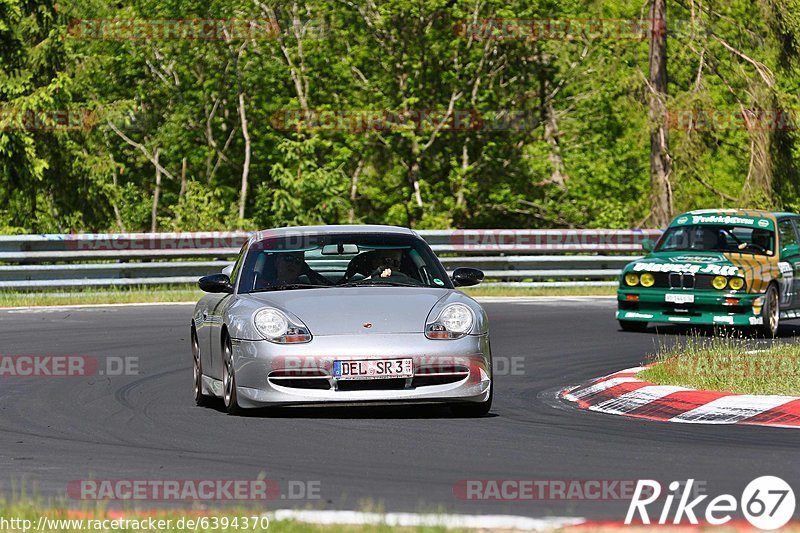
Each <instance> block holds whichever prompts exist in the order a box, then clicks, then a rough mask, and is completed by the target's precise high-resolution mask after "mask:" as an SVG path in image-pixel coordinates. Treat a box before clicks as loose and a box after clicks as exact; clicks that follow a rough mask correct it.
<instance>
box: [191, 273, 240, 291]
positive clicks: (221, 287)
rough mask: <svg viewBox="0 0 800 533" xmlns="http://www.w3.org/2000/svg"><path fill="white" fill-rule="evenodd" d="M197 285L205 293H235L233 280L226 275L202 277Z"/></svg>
mask: <svg viewBox="0 0 800 533" xmlns="http://www.w3.org/2000/svg"><path fill="white" fill-rule="evenodd" d="M197 285H198V286H199V287H200V290H202V291H205V292H227V293H232V292H233V286H232V285H231V278H229V277H228V276H226V275H225V274H211V275H210V276H205V277H202V278H200V280H199V281H198V282H197Z"/></svg>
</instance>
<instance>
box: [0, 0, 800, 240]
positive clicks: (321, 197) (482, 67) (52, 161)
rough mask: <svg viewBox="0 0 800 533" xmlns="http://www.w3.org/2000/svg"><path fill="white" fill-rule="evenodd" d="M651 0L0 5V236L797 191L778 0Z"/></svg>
mask: <svg viewBox="0 0 800 533" xmlns="http://www.w3.org/2000/svg"><path fill="white" fill-rule="evenodd" d="M653 1H658V0H649V1H648V0H639V1H636V2H634V1H628V0H602V1H601V0H597V1H578V0H564V1H555V0H553V1H546V0H520V1H518V0H502V1H500V0H478V1H461V0H386V1H381V2H375V1H374V0H358V1H350V0H313V1H308V2H298V1H294V2H291V1H290V2H276V1H273V0H246V1H245V0H224V1H222V0H202V1H196V0H185V1H178V0H120V1H116V2H110V1H100V0H63V1H62V0H60V1H58V2H52V1H51V0H45V1H40V2H36V1H30V0H0V67H1V68H0V70H1V71H2V72H0V233H22V232H37V233H38V232H78V231H93V232H98V231H99V232H104V231H151V230H157V231H183V230H186V231H190V230H216V229H218V230H221V229H234V228H243V229H253V228H265V227H275V226H283V225H287V224H313V223H328V224H333V223H347V222H357V223H361V222H363V223H389V224H399V225H410V226H413V227H416V228H448V227H460V228H478V227H496V228H508V227H520V228H537V227H653V226H659V225H663V223H664V221H663V220H660V218H663V216H661V217H655V216H653V214H652V213H653V210H652V206H653V204H654V202H656V201H658V200H659V198H654V195H663V194H665V193H664V192H663V191H661V192H654V191H653V187H652V185H651V184H652V180H651V136H652V133H653V131H656V130H655V128H658V127H662V128H663V130H662V131H665V132H666V133H667V134H668V144H667V145H666V146H667V151H666V153H665V154H663V156H664V160H665V161H667V162H668V172H667V174H666V179H667V187H668V193H669V199H668V200H669V202H668V209H669V210H670V211H671V212H672V213H677V212H680V211H684V210H687V209H691V208H698V207H723V206H728V207H733V206H742V207H764V208H783V209H787V210H799V209H800V185H799V184H798V181H799V178H798V167H800V145H799V144H798V139H797V134H798V130H797V128H798V124H799V123H800V120H798V119H800V114H799V113H800V101H799V100H798V97H799V96H800V76H798V58H799V57H800V48H799V47H800V41H798V38H800V1H799V0H725V1H699V0H667V1H666V34H665V35H666V72H667V77H666V92H665V94H664V93H660V92H659V91H657V90H656V88H655V87H654V86H653V84H652V83H651V74H652V73H651V72H650V71H651V63H650V61H649V60H650V57H651V56H650V54H651V53H652V50H651V49H650V47H651V45H652V39H651V34H652V32H653V31H659V29H661V30H663V25H662V24H659V23H658V21H656V22H655V23H651V22H650V21H649V19H648V17H649V16H650V13H651V10H652V7H653V5H652V2H653ZM179 19H182V21H180V22H176V21H179ZM193 20H194V21H195V22H197V21H206V22H205V23H200V22H197V24H195V23H193V22H191V21H193ZM545 21H547V22H545ZM193 25H194V26H193ZM198 25H199V26H198ZM200 26H202V28H203V31H204V32H205V33H202V34H200V33H199V30H197V28H198V27H200ZM192 28H194V29H192ZM193 31H194V33H192V32H193ZM654 98H655V100H654ZM654 102H657V103H660V105H661V106H662V107H663V109H664V110H665V112H664V113H655V114H654V113H653V109H654V105H653V104H654ZM655 108H656V109H657V108H658V106H656V107H655ZM665 140H667V139H666V136H665ZM661 200H663V198H661Z"/></svg>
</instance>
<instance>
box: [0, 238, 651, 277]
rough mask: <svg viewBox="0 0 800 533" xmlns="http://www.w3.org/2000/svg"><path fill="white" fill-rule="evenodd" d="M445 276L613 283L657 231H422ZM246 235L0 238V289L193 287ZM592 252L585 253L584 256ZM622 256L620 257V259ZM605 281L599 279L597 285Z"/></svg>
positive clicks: (236, 248)
mask: <svg viewBox="0 0 800 533" xmlns="http://www.w3.org/2000/svg"><path fill="white" fill-rule="evenodd" d="M418 233H419V234H420V235H421V236H422V237H423V238H424V239H425V240H426V241H427V242H428V243H429V244H430V245H431V248H433V250H434V251H435V252H436V253H437V254H438V255H439V257H440V259H441V260H442V263H443V264H444V266H445V267H446V268H447V269H448V271H450V270H452V269H453V268H455V267H457V266H471V267H475V268H480V269H481V270H483V271H484V273H485V274H486V279H487V280H489V281H490V282H491V281H496V282H498V284H502V285H511V284H515V285H518V286H541V285H550V286H564V285H589V284H590V285H598V284H607V285H613V284H614V283H615V282H614V281H607V280H612V279H613V278H616V277H617V276H618V275H619V272H620V269H621V268H622V267H623V266H624V265H625V264H626V263H628V262H629V261H632V260H633V259H634V258H635V256H633V255H630V254H633V253H636V252H641V243H642V241H643V240H644V239H656V238H658V236H659V235H660V233H661V232H660V231H659V230H492V229H489V230H424V231H419V232H418ZM249 235H250V234H249V233H246V232H206V233H152V234H151V233H132V234H76V235H60V234H47V235H14V236H0V289H34V288H59V287H104V286H105V287H107V286H130V285H172V284H188V283H194V282H196V281H197V279H198V278H200V277H201V276H204V275H206V274H209V273H215V272H219V271H220V270H221V269H222V268H223V267H224V266H226V265H227V264H229V262H230V261H231V260H232V259H233V258H234V257H235V256H236V254H237V253H238V251H239V249H240V248H241V246H242V244H243V243H244V242H246V240H247V238H248V237H249ZM586 254H592V255H586ZM624 254H628V255H624ZM600 280H606V281H600Z"/></svg>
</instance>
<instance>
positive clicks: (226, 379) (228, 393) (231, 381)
mask: <svg viewBox="0 0 800 533" xmlns="http://www.w3.org/2000/svg"><path fill="white" fill-rule="evenodd" d="M222 389H223V394H222V401H223V403H224V404H225V410H226V411H228V414H229V415H239V414H241V413H242V408H241V407H239V401H238V400H237V398H236V372H235V370H234V367H233V348H232V347H231V339H230V337H226V338H225V344H223V347H222Z"/></svg>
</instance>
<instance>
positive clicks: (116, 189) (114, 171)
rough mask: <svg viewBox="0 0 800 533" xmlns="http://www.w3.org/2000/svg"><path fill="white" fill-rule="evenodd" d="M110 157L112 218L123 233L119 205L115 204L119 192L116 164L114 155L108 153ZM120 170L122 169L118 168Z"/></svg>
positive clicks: (123, 228)
mask: <svg viewBox="0 0 800 533" xmlns="http://www.w3.org/2000/svg"><path fill="white" fill-rule="evenodd" d="M109 157H110V158H111V182H112V183H113V185H114V195H113V197H112V199H111V208H112V209H113V210H114V218H115V219H116V221H117V227H119V230H120V231H121V232H122V233H125V224H124V223H123V222H122V215H120V212H119V205H117V196H116V195H117V193H118V192H119V183H118V182H117V164H116V162H115V161H114V156H113V155H111V154H109ZM120 172H122V169H120Z"/></svg>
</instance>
